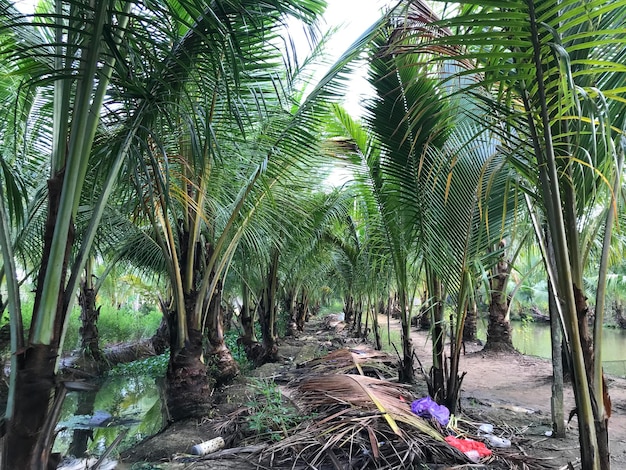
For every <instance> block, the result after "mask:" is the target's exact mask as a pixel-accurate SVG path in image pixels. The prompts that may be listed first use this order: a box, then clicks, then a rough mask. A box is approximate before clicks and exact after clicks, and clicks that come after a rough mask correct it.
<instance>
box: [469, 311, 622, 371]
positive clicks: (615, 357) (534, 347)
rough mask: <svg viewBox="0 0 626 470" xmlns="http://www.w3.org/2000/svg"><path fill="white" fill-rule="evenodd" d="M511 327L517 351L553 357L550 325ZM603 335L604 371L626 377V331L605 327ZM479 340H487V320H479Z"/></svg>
mask: <svg viewBox="0 0 626 470" xmlns="http://www.w3.org/2000/svg"><path fill="white" fill-rule="evenodd" d="M511 327H512V330H513V332H512V338H513V345H514V346H515V349H517V350H518V351H519V352H521V353H523V354H528V355H531V356H539V357H544V358H548V359H549V358H550V357H551V350H550V324H549V323H543V322H528V321H514V322H511ZM602 335H603V347H602V363H603V365H604V371H605V372H606V373H608V374H613V375H618V376H620V377H626V330H622V329H619V328H606V327H605V328H604V329H603V331H602ZM478 338H479V339H480V340H482V341H485V340H486V339H487V323H486V319H481V320H479V327H478Z"/></svg>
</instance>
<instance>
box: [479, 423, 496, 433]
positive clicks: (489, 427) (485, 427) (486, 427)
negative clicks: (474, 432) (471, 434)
mask: <svg viewBox="0 0 626 470" xmlns="http://www.w3.org/2000/svg"><path fill="white" fill-rule="evenodd" d="M478 430H479V431H480V432H484V433H485V434H491V433H493V424H489V423H484V424H481V425H480V426H478Z"/></svg>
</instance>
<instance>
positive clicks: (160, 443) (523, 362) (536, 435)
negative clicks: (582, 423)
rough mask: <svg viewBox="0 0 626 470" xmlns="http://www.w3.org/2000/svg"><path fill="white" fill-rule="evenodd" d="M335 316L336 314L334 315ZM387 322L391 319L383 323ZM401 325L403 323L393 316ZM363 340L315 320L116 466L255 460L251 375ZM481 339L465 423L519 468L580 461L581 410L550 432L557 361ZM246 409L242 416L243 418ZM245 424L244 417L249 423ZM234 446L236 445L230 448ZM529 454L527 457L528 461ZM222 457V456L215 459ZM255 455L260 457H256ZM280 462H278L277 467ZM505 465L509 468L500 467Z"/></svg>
mask: <svg viewBox="0 0 626 470" xmlns="http://www.w3.org/2000/svg"><path fill="white" fill-rule="evenodd" d="M330 320H332V319H330ZM385 323H386V318H385V319H384V323H382V321H381V324H385ZM391 328H392V329H397V330H399V322H398V321H397V320H391ZM360 343H361V342H360V341H359V340H356V339H354V338H351V337H350V335H349V334H348V332H347V331H346V329H345V328H344V325H343V324H342V323H341V322H337V321H329V319H326V320H324V319H314V320H313V321H312V322H310V323H309V324H307V326H306V329H305V332H304V333H303V334H301V335H300V336H299V337H297V338H288V339H284V340H282V341H281V345H280V350H279V354H280V356H281V359H282V360H281V362H280V363H277V364H266V365H264V366H263V367H261V368H259V369H256V370H253V371H250V372H247V373H246V374H245V377H240V378H239V379H238V380H237V381H236V382H235V383H234V384H232V385H229V386H228V387H224V388H222V389H220V390H216V392H215V413H214V414H213V415H212V416H208V417H206V418H204V419H202V420H193V421H188V422H182V423H176V424H174V425H172V426H170V427H169V428H167V429H166V430H164V431H163V432H162V433H160V434H158V435H156V436H153V437H151V438H149V439H147V440H146V441H144V442H143V443H141V444H139V445H137V446H136V447H134V448H133V449H131V450H129V451H126V452H124V453H123V455H122V463H121V464H120V465H119V466H118V467H117V468H122V469H132V470H139V469H141V470H149V469H150V470H152V469H196V470H198V469H215V470H219V469H246V468H274V467H273V466H271V465H267V463H265V464H264V467H256V466H254V465H251V464H249V463H247V462H246V458H247V456H255V455H256V454H255V451H256V450H257V447H256V446H258V445H259V444H261V445H263V442H260V443H259V442H258V439H256V441H257V442H255V436H254V435H251V434H254V433H251V432H250V431H249V430H248V431H246V430H245V429H244V428H245V417H243V418H242V416H244V414H242V410H243V409H244V408H245V407H246V406H247V405H246V404H249V403H250V401H251V400H254V399H255V393H258V390H257V392H254V391H252V390H251V389H250V388H249V386H248V385H247V383H248V382H249V379H250V377H257V378H259V377H260V378H262V379H263V380H266V379H267V380H276V382H277V383H279V384H281V383H282V384H284V383H286V382H288V380H289V374H292V373H293V371H294V370H295V369H296V366H297V365H298V364H301V363H303V362H305V361H308V360H310V359H312V358H314V357H319V356H322V355H324V354H325V353H326V352H328V351H331V350H334V349H336V348H341V347H355V346H357V345H358V344H360ZM413 344H414V347H415V350H416V354H417V356H418V357H419V358H420V361H421V362H422V364H423V366H424V368H425V369H428V367H430V358H431V355H430V339H429V337H428V334H427V332H425V331H414V332H413ZM481 349H482V347H481V346H480V345H479V344H472V345H466V353H465V355H464V356H463V357H462V359H461V371H466V372H467V375H466V376H465V378H464V381H463V386H462V392H461V409H462V412H461V413H460V417H461V419H462V420H464V421H465V422H466V423H472V424H473V425H477V424H480V423H491V424H493V425H494V427H495V429H496V432H495V434H497V435H498V436H500V437H502V438H506V439H509V440H510V441H511V443H512V446H511V448H509V449H507V452H509V453H515V454H516V455H517V456H519V457H520V459H518V460H517V462H518V463H517V464H516V465H518V466H517V467H516V466H512V467H511V468H527V469H530V470H535V469H540V468H541V469H544V468H554V469H563V470H566V469H568V466H569V465H571V467H569V468H580V463H579V461H578V457H579V448H578V430H577V422H576V417H575V416H574V417H573V419H572V421H571V422H570V423H569V425H568V431H567V436H566V437H565V438H563V439H557V438H553V437H549V436H548V434H549V432H550V431H551V417H550V396H551V365H550V362H549V361H547V360H544V359H541V358H536V357H529V356H524V355H521V354H515V353H513V354H485V353H483V352H481ZM625 385H626V380H625V379H623V378H619V377H610V378H609V387H610V394H611V398H612V403H613V414H612V416H611V419H610V422H609V434H610V447H611V462H612V468H613V469H617V470H620V469H626V387H625ZM413 392H414V394H415V396H423V395H425V394H427V388H426V383H425V381H424V380H423V379H421V378H420V379H419V380H418V383H416V384H415V386H414V387H413ZM573 408H574V399H573V394H572V391H571V388H569V387H567V384H566V392H565V415H566V416H567V415H568V414H569V411H570V410H571V409H573ZM238 416H239V418H240V419H239V421H237V417H238ZM242 423H244V424H242ZM219 435H221V436H222V437H224V439H225V441H226V445H225V449H226V450H224V451H222V452H221V453H218V454H215V455H214V457H211V456H209V457H208V458H203V459H198V458H195V457H190V456H189V455H188V452H189V451H190V449H191V447H192V446H193V445H194V444H197V443H199V442H202V441H206V440H208V439H211V438H214V437H217V436H219ZM229 449H230V450H229ZM523 456H528V459H527V460H525V459H524V458H523ZM216 457H217V458H216ZM254 458H256V457H253V459H254ZM276 468H277V467H276ZM421 468H431V469H435V468H439V469H443V468H454V469H461V468H467V469H470V468H471V469H473V468H491V467H490V466H489V465H481V466H476V465H456V466H435V465H433V466H430V467H421ZM497 468H502V467H497Z"/></svg>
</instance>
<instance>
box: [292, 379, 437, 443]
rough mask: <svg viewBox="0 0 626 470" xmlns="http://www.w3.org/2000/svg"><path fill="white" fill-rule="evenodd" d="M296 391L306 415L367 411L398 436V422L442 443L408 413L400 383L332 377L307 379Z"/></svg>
mask: <svg viewBox="0 0 626 470" xmlns="http://www.w3.org/2000/svg"><path fill="white" fill-rule="evenodd" d="M297 390H298V392H299V394H298V396H297V399H296V401H297V403H298V404H299V406H300V407H301V408H302V409H304V410H305V411H307V412H310V413H313V412H319V411H320V410H321V409H323V408H326V407H334V406H338V405H339V406H350V407H355V408H360V409H362V410H365V411H368V412H376V411H378V412H379V413H381V416H383V417H384V418H385V420H386V421H387V423H388V424H389V427H390V428H391V429H392V431H393V432H394V433H396V434H398V435H401V431H400V428H399V427H398V424H397V421H400V422H403V423H406V424H408V425H410V426H412V427H414V428H416V429H418V430H419V431H421V432H423V433H424V434H427V435H428V436H430V437H432V438H433V439H436V440H442V437H441V434H439V432H437V431H436V430H434V429H433V428H432V427H431V426H430V425H429V424H428V422H427V421H425V420H423V419H422V418H420V417H418V416H416V415H415V414H414V413H413V412H412V411H411V408H410V406H409V403H410V399H411V398H410V395H409V393H408V387H407V386H406V385H404V384H399V383H394V382H389V381H386V380H380V379H374V378H372V377H367V376H363V375H353V374H341V375H340V374H335V375H324V376H316V377H312V378H310V379H307V380H305V381H303V382H302V383H300V384H299V385H298V387H297ZM407 400H409V401H408V402H407Z"/></svg>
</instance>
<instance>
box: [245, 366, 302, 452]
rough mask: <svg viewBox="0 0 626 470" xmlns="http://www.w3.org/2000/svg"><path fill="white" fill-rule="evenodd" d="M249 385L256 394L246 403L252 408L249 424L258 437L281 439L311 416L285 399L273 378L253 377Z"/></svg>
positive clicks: (273, 439)
mask: <svg viewBox="0 0 626 470" xmlns="http://www.w3.org/2000/svg"><path fill="white" fill-rule="evenodd" d="M248 385H249V387H250V389H251V390H252V391H253V393H254V394H255V395H254V398H253V399H252V400H250V401H249V402H248V403H247V404H246V405H247V406H248V408H249V410H250V416H249V417H248V419H247V424H248V427H249V428H250V430H251V431H253V432H254V433H255V434H256V435H257V437H259V436H263V437H269V439H270V440H272V441H280V440H281V439H284V438H285V437H287V435H288V434H289V430H290V429H292V428H294V427H295V426H297V425H298V424H300V423H302V422H303V421H305V420H307V419H310V418H311V416H305V415H302V414H301V413H300V412H298V410H297V409H296V408H295V407H294V406H293V405H292V404H291V403H289V402H288V401H287V400H286V399H284V398H283V394H282V393H281V391H280V389H279V388H278V386H277V385H276V383H275V382H274V381H273V380H270V379H257V378H251V379H249V380H248Z"/></svg>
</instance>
